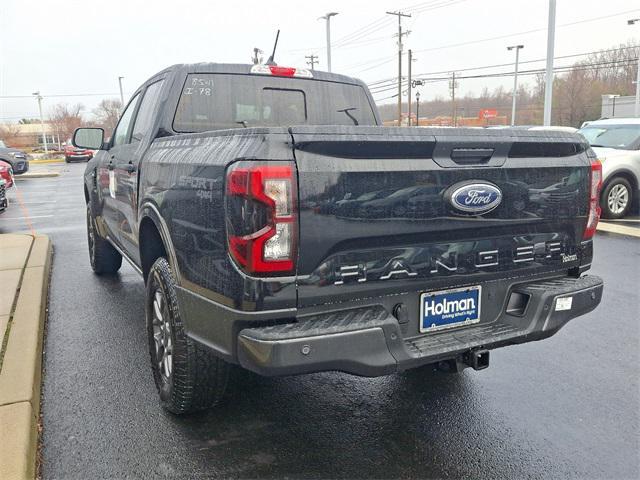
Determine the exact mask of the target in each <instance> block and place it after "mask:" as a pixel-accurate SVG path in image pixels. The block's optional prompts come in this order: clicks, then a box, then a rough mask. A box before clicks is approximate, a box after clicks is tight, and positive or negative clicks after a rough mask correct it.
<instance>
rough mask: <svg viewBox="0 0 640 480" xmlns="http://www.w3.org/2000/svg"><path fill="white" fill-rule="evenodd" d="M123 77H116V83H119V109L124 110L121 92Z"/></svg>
mask: <svg viewBox="0 0 640 480" xmlns="http://www.w3.org/2000/svg"><path fill="white" fill-rule="evenodd" d="M123 78H124V77H118V84H119V85H120V105H121V107H120V108H121V109H123V110H124V94H123V93H122V79H123Z"/></svg>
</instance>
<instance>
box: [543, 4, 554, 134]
mask: <svg viewBox="0 0 640 480" xmlns="http://www.w3.org/2000/svg"><path fill="white" fill-rule="evenodd" d="M555 36H556V0H549V25H548V27H547V67H546V69H547V71H546V75H545V82H544V83H545V85H544V121H543V124H544V125H545V126H547V127H548V126H549V125H551V103H552V102H553V51H554V42H555Z"/></svg>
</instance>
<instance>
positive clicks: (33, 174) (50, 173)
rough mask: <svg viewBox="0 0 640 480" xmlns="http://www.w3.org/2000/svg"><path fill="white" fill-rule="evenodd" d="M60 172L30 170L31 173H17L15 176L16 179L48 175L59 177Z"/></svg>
mask: <svg viewBox="0 0 640 480" xmlns="http://www.w3.org/2000/svg"><path fill="white" fill-rule="evenodd" d="M59 175H60V173H59V172H33V173H31V172H29V173H23V174H21V175H16V176H14V177H13V178H15V179H16V180H25V179H28V178H46V177H57V176H59Z"/></svg>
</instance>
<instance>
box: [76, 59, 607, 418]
mask: <svg viewBox="0 0 640 480" xmlns="http://www.w3.org/2000/svg"><path fill="white" fill-rule="evenodd" d="M74 145H76V146H77V147H78V148H84V149H99V151H98V153H97V154H96V155H95V157H94V158H93V159H92V160H90V161H89V163H88V164H87V167H86V171H85V176H84V197H85V199H86V202H87V209H86V219H87V238H88V245H89V255H90V262H91V267H92V268H93V270H94V271H95V272H96V273H97V274H113V273H115V272H116V271H117V270H118V269H119V268H120V266H121V264H122V259H123V258H124V259H126V260H127V261H128V262H129V263H130V264H131V265H132V266H133V268H134V269H135V270H136V271H137V272H138V273H140V275H141V276H142V278H143V279H144V282H145V300H144V303H145V318H146V328H147V335H148V345H149V350H150V354H151V355H150V356H151V368H152V372H153V377H154V380H155V382H156V386H157V389H158V392H159V396H160V400H161V404H162V405H163V406H164V407H165V408H166V409H168V410H169V411H171V412H174V413H186V412H190V411H194V410H198V409H203V408H207V407H209V406H211V405H213V404H215V403H216V402H217V401H218V400H219V399H220V398H221V396H222V394H223V392H224V390H225V387H226V382H227V378H228V375H229V373H230V371H231V369H230V365H231V364H239V365H240V366H242V367H244V368H246V369H249V370H252V371H254V372H257V373H259V374H263V375H292V374H302V373H311V372H320V371H330V370H340V371H344V372H348V373H352V374H356V375H365V376H378V375H386V374H391V373H394V372H398V371H402V370H406V369H409V368H416V367H423V366H426V365H437V366H438V368H440V369H443V370H446V371H450V372H458V371H460V370H462V369H463V368H466V367H472V368H474V369H476V370H480V369H483V368H486V367H488V366H489V352H490V350H491V349H495V348H499V347H503V346H507V345H514V344H519V343H525V342H530V341H533V340H542V339H544V338H547V337H550V336H551V335H554V334H555V333H556V332H558V331H559V330H560V329H561V328H562V327H563V326H564V325H566V323H567V322H568V321H570V320H571V319H573V318H575V317H578V316H580V315H583V314H585V313H587V312H590V311H591V310H593V309H594V308H596V306H597V305H598V304H599V303H600V300H601V298H602V290H603V284H602V280H601V279H600V278H598V277H597V276H594V275H584V272H586V271H587V270H589V268H590V266H591V262H592V256H593V243H592V238H593V235H594V233H595V229H596V225H597V223H598V218H599V208H598V196H599V187H600V180H601V165H600V163H599V162H598V161H597V159H596V158H595V154H594V153H593V151H592V150H591V149H590V147H589V145H588V144H587V143H586V141H585V139H584V138H583V137H581V136H579V135H576V134H571V133H566V132H529V131H526V132H524V131H518V130H511V129H504V130H498V129H496V130H482V129H457V128H449V129H446V128H387V127H382V126H381V121H380V116H379V114H378V111H377V109H376V107H375V103H374V101H373V98H372V96H371V94H370V93H369V91H368V89H367V87H366V85H365V84H364V83H363V82H361V81H359V80H356V79H353V78H349V77H346V76H342V75H337V74H332V73H325V72H317V71H316V72H310V71H308V70H300V69H296V68H284V67H279V66H274V65H253V66H251V65H231V64H215V63H200V64H195V65H175V66H173V67H170V68H168V69H166V70H163V71H162V72H160V73H158V74H156V75H154V76H153V77H152V78H150V79H149V80H148V81H146V82H145V83H144V84H143V85H142V86H141V87H140V88H139V89H138V90H136V92H135V93H134V95H133V96H132V99H131V100H130V102H129V104H128V106H127V107H126V108H125V110H124V112H123V114H122V117H121V118H120V121H119V123H118V126H117V127H116V129H115V132H114V134H113V137H112V139H111V140H110V141H105V139H104V132H103V131H102V130H101V129H95V128H83V129H79V130H77V131H76V132H75V135H74ZM558 185H560V186H558ZM387 188H389V190H390V191H391V192H393V193H390V194H388V195H387V193H388V192H386V191H385V192H384V193H383V194H384V195H385V196H384V197H383V198H380V199H372V200H368V201H366V202H364V203H363V204H361V205H360V206H359V207H358V211H359V212H360V211H363V214H364V215H363V216H364V217H367V215H369V214H373V217H374V218H375V220H374V221H363V219H362V216H361V215H358V217H357V218H356V217H350V216H339V215H332V214H327V213H324V212H325V210H324V208H325V206H328V207H327V208H326V212H338V211H340V209H341V208H345V205H348V203H347V202H344V201H343V200H350V199H351V198H358V197H361V196H362V194H363V192H368V191H371V192H377V191H380V190H386V189H387ZM374 196H375V195H374ZM567 198H568V199H570V201H571V202H573V206H572V208H570V209H566V208H562V202H563V201H565V200H566V199H567ZM530 199H531V200H530ZM563 199H565V200H563ZM337 202H342V203H341V204H340V205H333V206H332V205H331V204H332V203H333V204H336V203H337ZM529 203H530V204H531V205H534V207H535V208H530V205H529ZM547 205H548V206H549V207H550V206H551V205H553V208H549V207H548V206H547ZM367 206H368V209H367V208H365V207H367ZM416 212H417V214H416V215H415V216H416V217H419V218H408V216H407V215H408V213H410V214H414V213H416ZM367 218H370V217H367ZM105 308H106V307H105ZM103 313H104V314H108V313H109V312H108V311H107V310H105V312H103ZM90 320H91V319H90ZM92 320H93V321H97V322H98V321H100V312H97V313H96V315H95V318H94V319H92ZM105 341H109V340H108V339H105ZM523 375H526V371H525V372H523Z"/></svg>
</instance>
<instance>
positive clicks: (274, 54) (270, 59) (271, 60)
mask: <svg viewBox="0 0 640 480" xmlns="http://www.w3.org/2000/svg"><path fill="white" fill-rule="evenodd" d="M278 37H280V29H278V33H276V41H275V43H274V44H273V52H272V53H271V56H270V57H269V59H268V60H267V65H276V62H274V61H273V58H274V57H275V56H276V48H278Z"/></svg>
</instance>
